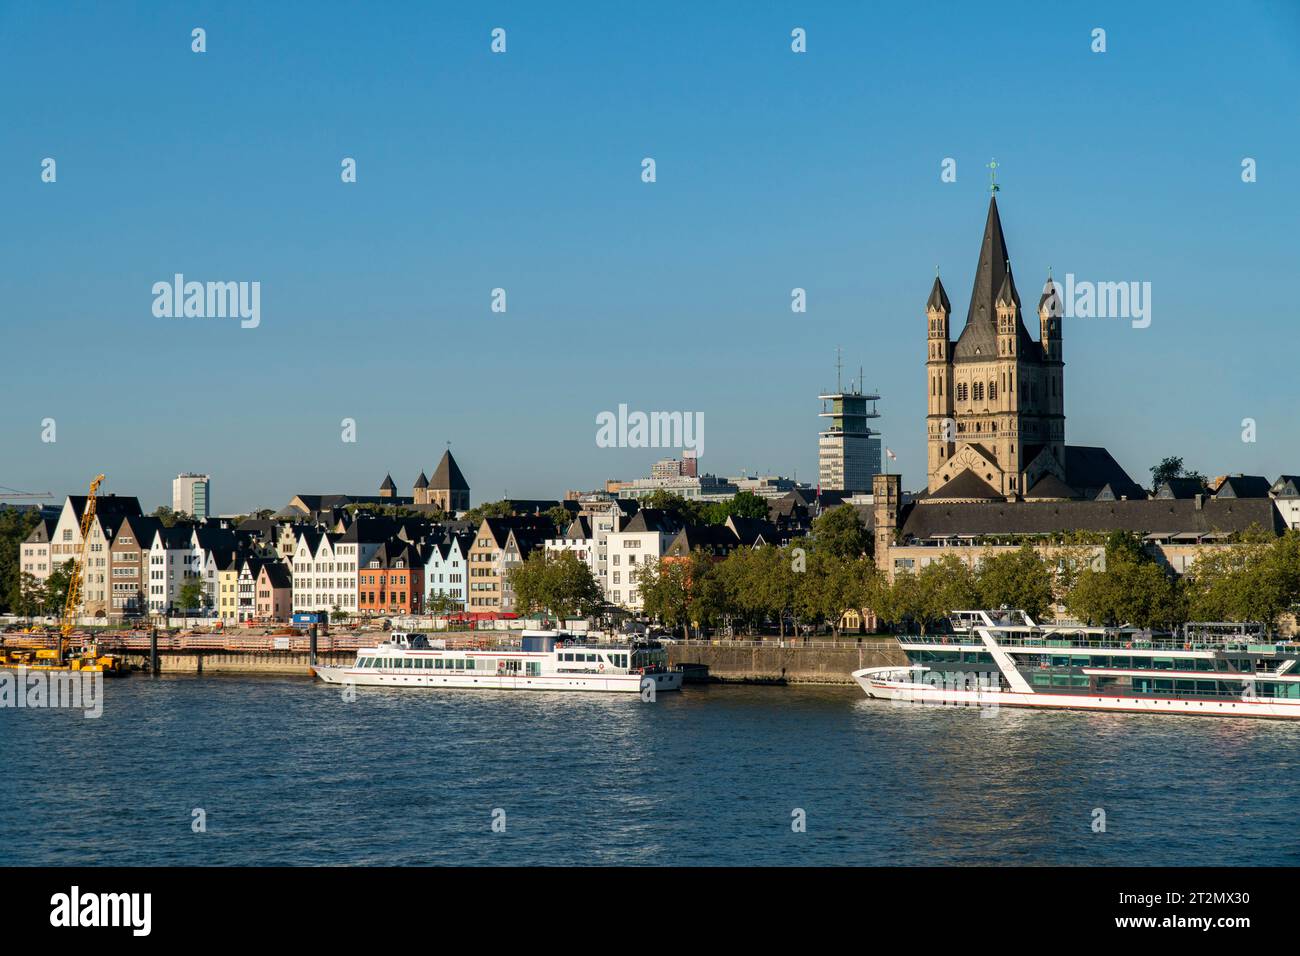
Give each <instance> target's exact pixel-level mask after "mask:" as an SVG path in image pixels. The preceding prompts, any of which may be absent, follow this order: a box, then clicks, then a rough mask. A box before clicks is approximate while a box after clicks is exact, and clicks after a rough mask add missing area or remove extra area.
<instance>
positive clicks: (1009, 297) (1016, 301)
mask: <svg viewBox="0 0 1300 956" xmlns="http://www.w3.org/2000/svg"><path fill="white" fill-rule="evenodd" d="M997 304H998V305H1014V306H1015V307H1016V308H1017V309H1019V308H1020V293H1019V292H1017V291H1016V280H1015V279H1013V278H1012V277H1011V260H1009V259H1008V260H1007V271H1006V274H1005V275H1004V276H1003V277H1002V285H1001V287H1000V288H999V289H998V298H997Z"/></svg>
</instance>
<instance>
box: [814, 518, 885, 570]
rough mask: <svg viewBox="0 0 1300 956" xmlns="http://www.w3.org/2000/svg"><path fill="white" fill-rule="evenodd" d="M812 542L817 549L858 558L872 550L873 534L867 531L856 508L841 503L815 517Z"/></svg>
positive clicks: (842, 556) (845, 556) (837, 555)
mask: <svg viewBox="0 0 1300 956" xmlns="http://www.w3.org/2000/svg"><path fill="white" fill-rule="evenodd" d="M812 543H813V547H814V548H815V549H817V550H819V551H826V552H829V553H830V554H833V555H835V556H836V557H840V558H856V557H859V556H861V555H863V554H867V553H868V552H869V551H870V550H871V535H870V534H868V533H867V529H866V527H865V526H864V525H863V524H862V519H861V518H860V517H859V516H858V511H857V509H856V508H854V507H853V506H852V505H840V506H839V507H838V508H832V509H830V510H829V511H825V512H823V513H822V514H820V515H818V516H817V518H816V519H814V521H813V525H812Z"/></svg>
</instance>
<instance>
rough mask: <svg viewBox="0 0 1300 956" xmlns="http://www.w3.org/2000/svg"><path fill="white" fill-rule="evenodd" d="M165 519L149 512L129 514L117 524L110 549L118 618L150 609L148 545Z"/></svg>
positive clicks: (114, 609) (113, 611)
mask: <svg viewBox="0 0 1300 956" xmlns="http://www.w3.org/2000/svg"><path fill="white" fill-rule="evenodd" d="M161 527H162V522H160V521H159V520H158V519H157V518H152V517H148V516H146V515H127V516H125V517H123V518H122V522H121V524H119V525H118V528H117V534H115V535H114V536H113V544H112V546H111V547H110V549H109V574H110V577H111V578H112V581H113V598H112V610H111V611H110V616H112V617H115V618H128V617H140V616H142V615H146V614H148V613H149V548H150V546H151V545H152V544H153V539H154V536H155V535H156V534H157V533H158V529H159V528H161Z"/></svg>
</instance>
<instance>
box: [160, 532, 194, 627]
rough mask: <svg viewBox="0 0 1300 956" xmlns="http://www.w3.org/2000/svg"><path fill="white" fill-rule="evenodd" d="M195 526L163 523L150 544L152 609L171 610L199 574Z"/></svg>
mask: <svg viewBox="0 0 1300 956" xmlns="http://www.w3.org/2000/svg"><path fill="white" fill-rule="evenodd" d="M193 544H194V529H193V528H189V527H186V526H185V525H175V526H173V527H171V528H164V527H161V526H159V528H158V530H157V531H156V532H155V533H154V537H153V543H152V544H151V545H150V547H149V613H150V614H152V615H164V614H169V613H171V612H172V611H173V610H175V609H176V607H177V602H178V601H179V599H180V594H181V587H182V586H184V584H185V582H186V581H188V580H190V579H191V578H197V577H199V568H198V567H196V566H195V562H194V547H193Z"/></svg>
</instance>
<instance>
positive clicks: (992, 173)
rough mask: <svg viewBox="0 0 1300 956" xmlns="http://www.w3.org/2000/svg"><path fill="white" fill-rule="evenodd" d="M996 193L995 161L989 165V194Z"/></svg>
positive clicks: (997, 189)
mask: <svg viewBox="0 0 1300 956" xmlns="http://www.w3.org/2000/svg"><path fill="white" fill-rule="evenodd" d="M998 191H999V187H998V161H997V160H996V159H995V160H992V161H991V162H990V163H989V192H991V193H995V192H998Z"/></svg>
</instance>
